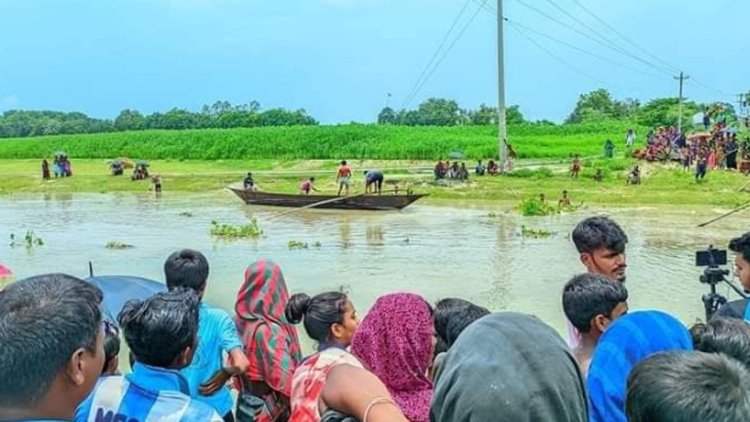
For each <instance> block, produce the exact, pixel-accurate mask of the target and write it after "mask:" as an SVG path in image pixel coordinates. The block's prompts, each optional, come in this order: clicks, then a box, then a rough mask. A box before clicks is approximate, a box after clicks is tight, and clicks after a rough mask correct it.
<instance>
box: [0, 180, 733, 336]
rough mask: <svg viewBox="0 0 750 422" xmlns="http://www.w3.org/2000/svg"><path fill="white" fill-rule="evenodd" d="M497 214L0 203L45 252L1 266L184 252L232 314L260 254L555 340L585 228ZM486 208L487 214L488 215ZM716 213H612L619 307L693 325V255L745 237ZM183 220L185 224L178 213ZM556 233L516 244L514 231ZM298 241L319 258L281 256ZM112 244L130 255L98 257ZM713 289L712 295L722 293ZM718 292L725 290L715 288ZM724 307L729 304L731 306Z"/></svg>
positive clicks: (337, 283) (184, 201) (212, 198)
mask: <svg viewBox="0 0 750 422" xmlns="http://www.w3.org/2000/svg"><path fill="white" fill-rule="evenodd" d="M502 208H503V207H502V206H501V205H494V206H493V205H490V206H486V207H479V206H473V205H472V204H461V207H460V208H452V207H438V206H422V205H415V206H412V207H410V208H408V209H407V210H405V211H403V212H385V213H378V212H341V211H334V210H306V211H300V212H291V213H287V214H283V215H281V213H282V212H287V211H288V210H285V209H275V208H258V207H248V206H245V205H243V204H241V203H240V202H239V201H237V200H236V198H234V197H233V196H231V195H230V194H225V193H221V194H210V195H193V196H180V197H171V196H169V195H165V196H164V197H163V198H161V199H157V198H155V197H154V195H153V194H146V193H144V194H139V195H132V194H120V195H75V196H71V195H68V196H60V195H52V196H49V195H39V196H13V197H4V198H0V239H8V238H9V235H10V233H16V234H18V233H25V232H26V230H33V231H34V232H35V233H36V235H38V236H39V237H41V238H42V239H43V240H44V241H45V246H43V247H41V248H35V249H33V250H32V251H27V250H25V249H24V248H10V247H9V246H8V242H5V241H4V242H2V244H0V262H3V263H5V264H7V265H8V266H10V267H11V268H12V269H13V270H14V271H15V273H16V276H17V278H19V277H25V276H29V275H32V274H37V273H43V272H52V271H62V272H68V273H72V274H76V275H79V276H85V275H86V274H87V272H88V271H87V263H88V261H92V262H93V263H94V270H95V272H96V273H98V274H133V275H140V276H144V277H150V278H155V279H162V264H163V262H164V259H165V258H166V257H167V256H168V255H169V254H170V253H171V252H173V251H174V250H176V249H179V248H183V247H187V248H194V249H198V250H201V251H203V252H204V253H205V254H206V255H207V256H208V258H209V261H210V262H211V279H210V281H209V289H208V292H207V295H206V299H207V300H208V301H209V302H211V303H213V304H215V305H217V306H221V307H223V308H225V309H227V310H231V309H232V308H233V304H234V298H235V296H236V293H237V289H238V288H239V286H240V284H241V282H242V272H243V269H244V267H245V266H247V265H249V264H250V263H251V262H253V261H254V260H255V259H258V258H260V257H270V258H272V259H274V260H276V261H278V262H279V263H280V264H281V265H282V267H283V269H284V272H285V274H286V276H287V280H288V283H289V286H290V289H291V290H292V292H294V291H305V292H308V293H317V292H321V291H325V290H334V289H339V288H340V287H341V286H344V287H345V288H346V290H347V291H348V292H349V293H350V294H351V296H352V298H353V299H354V301H355V303H356V304H357V306H358V308H359V309H360V312H361V313H363V312H364V311H365V310H366V309H367V308H368V307H369V306H370V305H371V304H372V303H373V302H374V300H375V298H376V297H377V296H378V295H381V294H383V293H386V292H391V291H399V290H410V291H415V292H419V293H421V294H422V295H423V296H425V297H426V298H427V299H429V300H430V301H436V300H437V299H440V298H443V297H449V296H459V297H464V298H467V299H469V300H472V301H476V302H478V303H480V304H482V305H485V306H487V307H489V308H490V309H494V310H500V309H513V310H517V311H522V312H529V313H534V314H536V315H538V316H539V317H541V318H542V319H544V320H545V321H548V322H549V323H551V324H552V325H554V326H555V327H556V328H558V329H560V330H562V329H563V328H564V322H563V318H562V306H561V304H560V291H561V288H562V285H563V284H564V283H565V282H566V281H567V279H568V278H570V277H571V276H572V275H574V274H576V273H578V272H581V271H582V270H583V268H582V266H581V264H580V262H579V260H578V254H577V252H576V251H575V248H574V246H573V244H572V242H571V241H570V239H569V233H570V231H571V230H572V229H573V227H574V226H575V224H576V223H577V222H578V221H579V220H581V219H582V218H583V217H585V216H588V215H591V214H593V212H592V211H590V210H589V211H584V212H582V213H578V214H574V215H560V216H552V217H543V218H524V217H520V216H517V215H515V214H512V213H504V212H503V209H502ZM489 211H492V212H494V213H496V214H498V216H497V217H489V216H487V214H488V212H489ZM718 211H719V210H713V209H709V208H705V209H699V210H691V209H675V210H665V209H663V208H662V209H656V208H631V209H620V210H616V211H612V212H611V215H612V216H613V217H614V218H615V219H616V220H617V221H618V222H620V223H621V224H622V225H623V227H624V229H625V231H626V232H627V233H628V235H629V237H630V244H629V245H628V261H629V266H630V267H629V277H628V281H627V283H628V284H627V285H628V288H629V290H630V297H631V308H633V309H637V308H655V307H658V308H663V309H666V310H668V311H671V312H673V313H675V314H676V315H678V316H679V317H680V318H682V320H683V321H685V322H686V323H692V322H693V321H694V320H695V319H696V318H698V317H700V316H701V315H702V312H703V307H702V303H701V301H700V297H701V295H702V294H703V293H705V291H706V290H707V289H706V288H705V286H702V285H700V283H698V276H699V275H700V270H698V269H696V268H694V267H693V259H694V251H695V250H697V249H704V248H705V247H707V246H708V245H709V244H714V245H718V246H720V247H724V246H725V245H726V244H727V243H728V240H729V239H730V238H731V237H733V236H735V235H737V234H739V233H740V232H741V231H743V230H744V229H745V228H743V227H740V226H739V224H738V223H739V222H740V221H743V220H742V216H737V217H734V218H733V219H732V218H730V219H725V220H723V221H721V222H719V223H717V224H715V225H712V226H710V227H709V228H705V229H696V228H695V226H696V224H697V223H699V222H701V221H704V220H707V219H708V218H710V217H713V216H715V215H716V214H717V212H718ZM185 212H188V213H191V214H192V215H193V216H192V217H189V216H185V215H181V214H183V213H185ZM250 218H257V219H258V221H259V224H260V226H261V228H262V229H263V230H264V232H265V234H266V236H265V237H264V238H262V239H258V240H249V241H236V242H224V241H220V240H216V239H213V238H211V237H210V235H209V226H210V222H211V221H212V220H217V221H221V222H228V223H243V222H245V221H247V220H248V219H250ZM522 224H523V225H526V226H528V227H533V228H543V229H545V230H548V231H552V232H555V235H554V236H553V237H550V238H546V239H528V238H522V237H521V235H520V231H521V225H522ZM290 240H297V241H302V242H306V243H308V244H310V245H313V244H314V243H315V242H320V244H321V246H320V248H317V247H310V248H309V249H301V250H290V249H289V247H288V242H289V241H290ZM110 241H118V242H123V243H127V244H132V245H134V246H135V247H134V248H133V249H126V250H109V249H106V248H105V244H106V243H107V242H110ZM722 290H723V289H722ZM722 293H726V291H722ZM730 298H732V296H731V295H730Z"/></svg>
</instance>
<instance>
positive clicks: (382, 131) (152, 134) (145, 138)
mask: <svg viewBox="0 0 750 422" xmlns="http://www.w3.org/2000/svg"><path fill="white" fill-rule="evenodd" d="M629 127H630V126H629V125H628V124H627V123H624V122H602V123H598V124H581V125H563V126H552V125H536V124H524V125H516V126H511V127H510V128H509V131H508V133H509V139H510V141H511V142H512V143H513V146H514V148H515V149H516V151H517V152H518V154H519V157H520V158H567V157H570V156H572V155H573V154H576V153H577V154H581V155H582V156H594V155H601V154H602V147H603V144H604V141H605V140H606V139H607V138H611V139H613V140H614V141H615V144H616V145H617V146H618V148H619V147H621V146H622V144H623V142H624V134H625V131H626V130H627V129H628V128H629ZM636 129H637V130H638V133H639V135H640V140H642V139H643V137H644V134H645V129H644V128H636ZM58 150H62V151H66V152H67V153H68V154H69V155H70V156H71V157H73V158H102V159H107V158H116V157H130V158H133V159H151V160H155V159H163V160H169V159H171V160H219V159H225V160H229V159H234V160H247V159H253V160H303V159H350V160H351V159H371V160H437V159H439V158H447V156H448V154H449V153H450V152H452V151H461V152H463V153H464V154H465V155H466V157H467V158H469V159H479V158H482V159H488V158H491V157H494V156H496V155H497V151H498V142H497V128H496V127H494V126H457V127H407V126H381V125H342V126H297V127H271V128H254V129H206V130H185V131H141V132H116V133H103V134H92V135H61V136H50V137H38V138H17V139H1V140H0V159H2V158H12V159H31V158H36V159H41V158H43V157H47V158H49V157H51V156H52V155H53V154H54V152H55V151H58Z"/></svg>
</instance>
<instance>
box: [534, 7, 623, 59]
mask: <svg viewBox="0 0 750 422" xmlns="http://www.w3.org/2000/svg"><path fill="white" fill-rule="evenodd" d="M545 1H546V2H547V3H549V4H551V5H552V7H554V8H555V9H557V10H559V11H560V12H562V13H563V14H564V15H565V16H567V17H568V18H570V19H571V20H572V21H573V22H575V23H577V24H578V25H581V26H582V27H584V28H586V29H588V30H589V32H591V33H592V34H594V36H595V37H597V38H599V39H600V40H602V41H603V42H605V43H607V44H608V45H609V46H610V47H611V48H612V49H614V50H617V51H620V52H621V53H623V54H628V52H626V51H625V49H624V48H622V47H620V46H619V45H618V44H616V43H615V42H614V41H612V40H610V39H609V38H607V37H605V36H604V35H602V34H600V33H599V32H598V31H597V30H596V29H593V28H592V27H590V26H589V25H588V24H586V22H583V21H582V20H580V19H578V18H577V17H576V16H573V15H572V14H571V13H570V12H568V11H567V10H565V8H563V7H561V6H559V5H558V4H557V3H555V2H554V1H552V0H545Z"/></svg>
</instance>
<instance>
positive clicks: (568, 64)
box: [511, 25, 608, 85]
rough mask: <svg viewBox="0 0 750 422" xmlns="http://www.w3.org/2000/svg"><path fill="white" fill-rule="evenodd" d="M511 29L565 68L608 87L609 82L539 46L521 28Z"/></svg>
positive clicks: (513, 26) (514, 27)
mask: <svg viewBox="0 0 750 422" xmlns="http://www.w3.org/2000/svg"><path fill="white" fill-rule="evenodd" d="M511 28H513V29H514V30H516V31H517V32H518V33H519V34H521V36H522V37H524V38H526V39H527V40H528V41H530V42H531V43H533V44H534V45H536V46H537V47H539V48H540V49H541V50H543V51H544V52H546V53H547V54H549V55H550V56H552V58H554V59H555V60H557V61H558V62H560V63H562V64H563V65H565V66H567V67H569V68H571V69H573V70H574V71H576V72H578V73H580V74H581V75H583V76H585V77H586V78H588V79H591V80H592V81H594V82H598V83H600V84H604V85H608V84H607V82H605V81H603V80H601V79H599V78H597V77H595V76H592V75H590V74H588V73H586V72H584V71H583V70H581V69H579V68H578V67H576V66H574V65H572V64H570V63H568V62H567V61H566V60H565V59H563V58H561V57H559V56H558V55H557V54H555V53H553V52H552V51H550V50H549V49H547V48H546V47H545V46H543V45H541V44H539V43H538V42H537V41H536V40H535V39H534V38H532V37H531V36H529V35H528V34H526V33H525V32H524V31H523V30H522V29H521V28H519V27H517V26H515V25H511Z"/></svg>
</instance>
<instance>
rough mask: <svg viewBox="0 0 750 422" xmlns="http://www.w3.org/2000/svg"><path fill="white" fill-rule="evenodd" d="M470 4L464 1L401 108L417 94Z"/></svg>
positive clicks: (467, 0) (469, 1)
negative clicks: (418, 87) (418, 88)
mask: <svg viewBox="0 0 750 422" xmlns="http://www.w3.org/2000/svg"><path fill="white" fill-rule="evenodd" d="M470 4H471V0H466V3H464V5H463V7H462V8H461V10H460V11H459V12H458V15H456V18H455V19H453V23H452V24H451V26H450V28H448V32H446V33H445V35H444V36H443V39H442V41H440V44H439V45H438V48H437V50H435V53H433V55H432V58H430V61H429V62H427V65H426V66H425V67H424V69H422V72H421V73H420V74H419V77H418V78H417V80H416V81H415V82H414V85H413V86H412V87H411V89H410V90H409V94H408V95H407V96H406V98H407V101H404V104H403V105H402V107H401V108H405V107H406V104H407V103H408V102H409V101H411V98H412V97H413V95H416V93H415V91H416V89H417V86H419V84H420V83H421V81H422V79H423V78H424V77H425V75H426V74H427V72H428V70H429V69H430V66H432V64H433V63H434V62H435V59H436V58H437V57H438V55H439V54H440V52H441V51H442V49H443V47H445V44H446V43H447V42H448V38H449V37H450V35H451V33H452V32H453V30H454V29H455V28H456V25H458V22H459V21H460V20H461V17H462V16H463V14H464V13H465V12H466V9H468V8H469V5H470Z"/></svg>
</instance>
